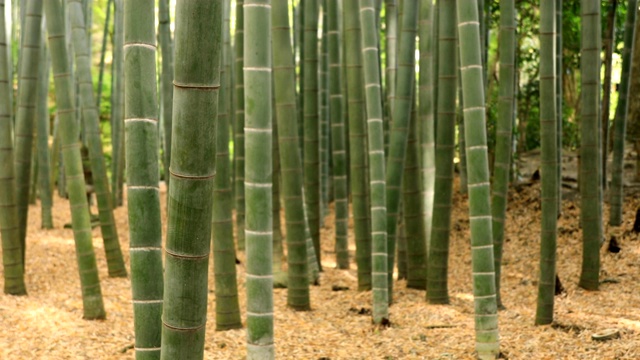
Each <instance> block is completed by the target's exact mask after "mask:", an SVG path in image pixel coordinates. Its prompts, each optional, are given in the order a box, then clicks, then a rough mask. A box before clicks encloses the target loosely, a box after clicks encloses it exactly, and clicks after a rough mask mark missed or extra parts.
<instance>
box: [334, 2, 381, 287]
mask: <svg viewBox="0 0 640 360" xmlns="http://www.w3.org/2000/svg"><path fill="white" fill-rule="evenodd" d="M343 7H344V38H345V48H346V51H345V67H346V72H347V111H348V120H349V128H348V133H349V138H348V139H349V144H348V145H349V167H350V168H349V181H350V186H351V198H352V211H353V221H354V234H355V239H356V264H357V265H358V290H359V291H367V290H371V286H372V274H371V267H372V257H371V250H372V245H371V238H372V235H371V231H370V228H369V219H370V216H371V215H370V209H369V208H368V206H367V201H366V198H367V190H366V189H368V187H369V185H368V184H367V175H366V153H365V149H366V147H367V145H366V144H367V143H366V136H367V131H366V122H365V116H366V112H365V108H364V105H365V104H364V101H365V99H364V94H363V90H364V89H363V88H362V84H363V79H362V51H361V50H362V45H361V41H362V39H361V35H360V33H361V27H360V17H359V14H358V4H357V3H356V2H355V1H344V2H343ZM385 206H386V205H385ZM385 229H386V228H385ZM385 232H386V230H385Z"/></svg>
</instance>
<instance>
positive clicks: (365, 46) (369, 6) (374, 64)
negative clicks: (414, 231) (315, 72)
mask: <svg viewBox="0 0 640 360" xmlns="http://www.w3.org/2000/svg"><path fill="white" fill-rule="evenodd" d="M373 5H374V4H373V0H360V22H361V24H362V29H363V31H362V32H361V39H362V40H361V41H362V60H363V75H364V85H365V86H364V87H365V95H366V105H367V111H366V113H367V127H368V129H367V130H368V140H369V141H368V153H369V188H370V194H371V226H372V228H371V235H372V239H373V241H372V243H373V245H372V252H371V258H372V263H373V271H372V282H373V322H374V323H376V324H381V323H383V322H385V321H388V319H389V305H388V304H389V292H388V289H389V284H388V283H387V281H389V279H388V275H387V274H388V273H389V270H388V268H387V266H389V262H388V257H389V253H388V251H387V249H388V248H387V246H388V241H387V227H388V224H386V223H385V222H386V221H388V218H387V214H386V201H385V200H386V199H385V196H386V189H385V180H384V176H385V164H384V128H383V120H382V117H383V111H382V91H381V90H382V86H381V81H380V60H379V57H378V43H377V41H378V34H377V31H376V29H377V27H376V16H375V11H374V7H373ZM346 6H349V5H346ZM392 269H393V268H392ZM391 272H393V270H392V271H391Z"/></svg>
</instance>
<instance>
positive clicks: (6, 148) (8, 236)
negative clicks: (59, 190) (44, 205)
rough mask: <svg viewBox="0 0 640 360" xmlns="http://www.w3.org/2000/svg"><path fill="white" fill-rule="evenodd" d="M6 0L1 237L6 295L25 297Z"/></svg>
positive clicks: (0, 85)
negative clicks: (14, 158) (19, 230)
mask: <svg viewBox="0 0 640 360" xmlns="http://www.w3.org/2000/svg"><path fill="white" fill-rule="evenodd" d="M5 11H6V7H5V2H4V0H0V172H1V173H2V176H0V235H1V236H2V264H3V266H4V293H5V294H10V295H26V294H27V290H26V287H25V284H24V271H23V267H22V248H21V246H20V239H19V237H18V212H17V208H16V193H15V178H14V174H15V169H14V165H13V139H12V134H13V120H12V118H11V109H12V105H11V92H12V91H13V90H12V87H11V83H12V82H11V81H10V80H9V74H10V73H9V66H10V62H9V52H8V51H7V33H6V26H5V20H4V19H5V18H4V14H5Z"/></svg>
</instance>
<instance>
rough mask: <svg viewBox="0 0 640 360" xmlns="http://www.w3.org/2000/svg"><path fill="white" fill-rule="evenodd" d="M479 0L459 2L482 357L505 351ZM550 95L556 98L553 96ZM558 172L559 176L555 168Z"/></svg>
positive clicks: (478, 339)
mask: <svg viewBox="0 0 640 360" xmlns="http://www.w3.org/2000/svg"><path fill="white" fill-rule="evenodd" d="M475 5H476V4H475V3H474V1H471V0H462V1H459V2H458V7H457V14H458V33H459V38H460V68H461V71H460V75H461V77H462V86H463V91H462V95H463V97H464V109H463V111H464V122H465V134H464V135H465V143H466V149H465V151H466V154H467V160H468V162H467V165H468V176H467V180H468V188H469V223H470V228H471V267H472V269H473V273H472V275H473V298H474V307H475V330H476V331H475V333H476V351H477V353H478V357H479V358H480V359H495V358H496V357H497V356H498V354H499V352H500V343H499V336H498V314H497V311H498V309H497V302H496V289H495V272H494V261H493V237H492V228H491V199H490V191H491V190H490V184H489V178H490V174H489V159H488V154H487V134H486V121H485V115H486V109H485V96H484V91H485V86H484V82H483V78H484V70H483V66H482V44H481V42H480V29H479V23H478V8H477V7H476V6H475ZM441 64H442V63H441ZM551 101H552V102H553V99H552V100H551ZM553 175H554V176H555V173H554V174H553ZM554 203H555V199H554Z"/></svg>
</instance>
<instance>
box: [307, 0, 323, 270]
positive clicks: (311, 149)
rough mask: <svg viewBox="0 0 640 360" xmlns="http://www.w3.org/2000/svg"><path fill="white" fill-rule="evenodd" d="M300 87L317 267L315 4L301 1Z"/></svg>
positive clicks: (318, 191)
mask: <svg viewBox="0 0 640 360" xmlns="http://www.w3.org/2000/svg"><path fill="white" fill-rule="evenodd" d="M303 11H304V23H303V27H304V30H303V31H304V36H303V37H304V42H303V53H302V57H303V58H302V62H303V63H304V69H303V71H304V73H303V78H304V87H303V88H302V97H303V101H302V112H303V117H304V151H303V164H304V193H305V199H306V201H307V210H308V213H307V216H308V221H309V231H311V237H312V238H313V247H314V248H315V251H316V255H317V259H318V266H320V267H322V265H321V263H320V260H321V259H320V222H321V220H320V219H321V217H322V214H321V205H320V201H321V195H322V192H321V187H320V177H321V166H320V160H321V159H320V141H321V139H320V120H319V110H320V109H319V104H320V101H319V99H320V98H319V94H318V87H319V83H318V70H319V68H318V1H317V0H304V8H303Z"/></svg>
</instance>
